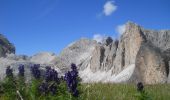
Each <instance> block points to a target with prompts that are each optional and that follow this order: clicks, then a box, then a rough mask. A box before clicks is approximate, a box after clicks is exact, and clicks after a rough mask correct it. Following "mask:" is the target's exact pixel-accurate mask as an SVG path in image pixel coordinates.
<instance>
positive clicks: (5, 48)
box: [0, 34, 15, 57]
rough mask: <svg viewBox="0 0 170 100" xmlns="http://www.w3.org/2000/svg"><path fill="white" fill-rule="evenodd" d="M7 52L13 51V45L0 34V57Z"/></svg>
mask: <svg viewBox="0 0 170 100" xmlns="http://www.w3.org/2000/svg"><path fill="white" fill-rule="evenodd" d="M9 53H15V47H14V45H13V44H11V43H10V42H9V41H8V39H7V38H5V37H4V36H3V35H2V34H0V57H4V56H6V54H9Z"/></svg>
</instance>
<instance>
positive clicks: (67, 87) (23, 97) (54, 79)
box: [0, 64, 170, 100]
mask: <svg viewBox="0 0 170 100" xmlns="http://www.w3.org/2000/svg"><path fill="white" fill-rule="evenodd" d="M39 67H40V65H39V64H35V65H33V66H32V67H31V72H32V75H33V79H32V80H31V81H30V82H31V83H25V77H24V72H25V70H24V65H20V66H19V67H18V70H19V73H18V77H15V76H14V75H13V70H12V69H11V68H10V66H8V67H7V69H6V78H5V79H4V81H3V82H1V83H0V100H169V98H170V93H169V91H170V84H157V85H143V83H141V82H139V83H138V84H137V85H136V84H111V83H105V84H102V83H94V84H92V83H91V84H83V83H80V81H81V79H80V78H79V77H78V72H77V67H76V65H75V64H72V65H71V68H72V71H68V72H67V73H66V74H65V76H64V77H63V78H62V77H61V78H58V73H57V72H56V71H55V70H54V69H52V68H51V67H49V66H48V67H46V72H45V76H43V75H42V76H41V73H40V70H39Z"/></svg>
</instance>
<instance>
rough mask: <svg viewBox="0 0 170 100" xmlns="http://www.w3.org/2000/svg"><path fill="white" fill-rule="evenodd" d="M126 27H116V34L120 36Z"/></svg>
mask: <svg viewBox="0 0 170 100" xmlns="http://www.w3.org/2000/svg"><path fill="white" fill-rule="evenodd" d="M125 29H126V26H125V24H123V25H118V26H117V27H116V32H117V33H119V35H122V34H123V33H124V32H125Z"/></svg>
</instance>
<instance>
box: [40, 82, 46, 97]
mask: <svg viewBox="0 0 170 100" xmlns="http://www.w3.org/2000/svg"><path fill="white" fill-rule="evenodd" d="M38 89H39V91H40V92H41V93H43V94H47V93H48V83H46V82H43V83H42V84H41V85H40V86H39V88H38Z"/></svg>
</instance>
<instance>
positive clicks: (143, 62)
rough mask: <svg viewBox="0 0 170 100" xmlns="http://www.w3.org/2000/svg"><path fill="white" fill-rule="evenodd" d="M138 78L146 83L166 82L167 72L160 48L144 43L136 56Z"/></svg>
mask: <svg viewBox="0 0 170 100" xmlns="http://www.w3.org/2000/svg"><path fill="white" fill-rule="evenodd" d="M135 65H136V69H138V73H139V74H138V75H139V76H137V77H138V80H139V81H142V82H143V83H146V84H155V83H166V82H167V73H166V67H165V62H164V58H163V56H162V54H161V52H160V49H159V48H157V47H154V46H152V45H151V44H149V43H143V44H142V45H141V47H140V50H139V52H138V54H137V57H136V64H135Z"/></svg>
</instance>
